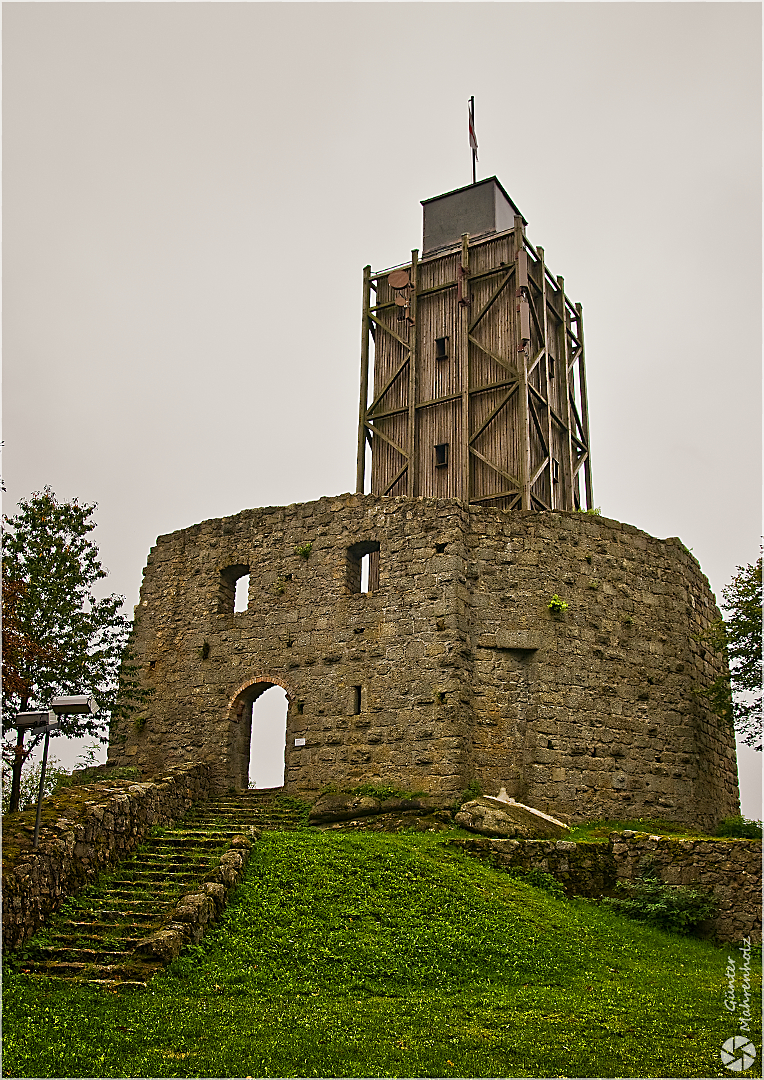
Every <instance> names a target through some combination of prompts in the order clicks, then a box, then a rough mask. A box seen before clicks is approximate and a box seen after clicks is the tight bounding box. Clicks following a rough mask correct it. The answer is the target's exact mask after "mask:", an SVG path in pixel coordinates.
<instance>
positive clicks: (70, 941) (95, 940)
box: [41, 933, 145, 953]
mask: <svg viewBox="0 0 764 1080" xmlns="http://www.w3.org/2000/svg"><path fill="white" fill-rule="evenodd" d="M144 936H145V935H141V936H140V937H136V936H134V935H133V936H130V935H122V934H118V935H115V936H112V935H106V936H105V937H101V936H100V935H99V934H85V933H82V934H57V933H49V934H48V938H49V939H50V941H51V942H52V943H53V944H52V946H51V947H53V948H57V949H96V948H104V947H105V945H106V943H107V942H108V944H109V945H112V946H114V947H115V948H116V947H117V946H119V947H120V949H122V950H123V951H124V950H127V952H130V953H131V952H132V951H133V949H134V948H135V947H136V945H137V944H138V942H139V941H143V937H144ZM41 947H42V946H41Z"/></svg>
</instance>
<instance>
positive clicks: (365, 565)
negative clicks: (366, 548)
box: [361, 555, 371, 592]
mask: <svg viewBox="0 0 764 1080" xmlns="http://www.w3.org/2000/svg"><path fill="white" fill-rule="evenodd" d="M369 559H371V555H364V556H363V557H362V559H361V592H368V591H369Z"/></svg>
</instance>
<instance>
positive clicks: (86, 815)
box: [3, 763, 211, 949]
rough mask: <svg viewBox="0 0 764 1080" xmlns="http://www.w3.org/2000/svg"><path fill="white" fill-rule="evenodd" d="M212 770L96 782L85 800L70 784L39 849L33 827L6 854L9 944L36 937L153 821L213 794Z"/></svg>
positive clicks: (188, 768)
mask: <svg viewBox="0 0 764 1080" xmlns="http://www.w3.org/2000/svg"><path fill="white" fill-rule="evenodd" d="M210 772H211V770H210V766H209V765H207V764H203V763H199V764H192V765H182V766H180V767H176V768H174V769H171V770H169V771H168V772H167V774H166V775H164V776H160V777H155V778H154V779H152V780H149V781H145V782H141V783H136V782H132V781H114V782H113V783H111V784H108V783H107V784H104V783H101V784H93V785H90V786H88V787H84V788H82V789H76V790H77V795H78V796H80V795H81V798H80V799H79V801H78V800H77V799H73V798H72V791H73V789H66V790H67V796H66V799H67V809H66V810H64V811H62V816H61V817H59V818H58V820H57V821H56V823H55V824H54V825H52V826H51V825H49V824H46V826H45V827H44V828H42V829H41V830H40V838H39V844H38V847H37V849H36V850H33V849H32V843H31V835H27V831H28V826H27V827H25V828H24V830H23V833H22V839H21V841H20V844H19V850H18V851H17V852H14V853H13V854H12V855H10V856H8V859H7V863H8V865H6V859H5V858H4V860H3V944H4V946H5V948H6V949H13V948H15V947H16V946H18V945H20V944H22V943H23V942H24V941H26V940H27V939H28V938H29V937H31V935H32V934H33V933H34V931H35V930H36V929H37V928H38V927H40V926H41V925H42V923H43V922H44V921H45V919H46V918H47V917H48V916H49V915H50V914H51V913H52V912H54V911H55V910H56V909H57V908H58V907H59V906H60V905H61V904H62V903H63V901H64V900H65V899H66V898H67V897H69V896H72V895H74V894H75V893H77V892H78V891H79V890H80V889H82V888H84V886H85V885H87V884H89V883H90V882H92V881H93V880H94V879H95V877H96V875H97V874H98V873H99V872H100V871H102V870H106V869H109V868H111V867H113V866H115V865H116V864H117V863H118V862H119V861H120V860H121V859H124V858H125V856H126V855H129V854H130V853H131V852H133V851H134V850H135V848H136V847H138V845H139V844H140V843H141V841H142V840H143V839H144V837H146V835H147V834H148V833H149V831H150V830H151V829H152V828H153V827H154V826H155V825H171V824H172V823H173V822H174V821H177V820H178V819H179V818H181V817H183V815H184V814H186V813H187V812H188V811H189V810H190V809H191V807H192V806H194V804H195V803H197V802H199V801H201V800H203V799H207V798H209V796H210ZM48 805H50V804H48ZM53 806H54V809H55V808H56V804H55V801H54V802H53ZM72 807H74V809H72ZM66 814H69V815H71V816H66ZM11 820H12V819H11ZM14 831H17V830H15V829H14V826H13V825H12V824H11V823H10V822H8V824H7V826H4V832H5V835H6V837H8V836H9V833H13V832H14ZM9 846H10V845H9Z"/></svg>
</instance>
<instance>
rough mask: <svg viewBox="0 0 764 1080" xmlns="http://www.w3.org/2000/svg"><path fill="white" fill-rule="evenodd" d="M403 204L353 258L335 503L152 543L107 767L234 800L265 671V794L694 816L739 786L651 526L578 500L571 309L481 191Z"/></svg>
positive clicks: (685, 600)
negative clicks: (165, 773) (350, 449)
mask: <svg viewBox="0 0 764 1080" xmlns="http://www.w3.org/2000/svg"><path fill="white" fill-rule="evenodd" d="M424 207H425V222H424V245H423V248H424V253H423V256H422V258H421V259H420V258H419V253H418V252H416V251H414V252H412V257H411V261H410V262H409V263H406V264H405V265H404V266H402V267H398V268H395V269H393V270H386V271H384V272H382V273H379V274H372V273H371V270H370V268H369V267H367V268H366V270H365V271H364V307H363V325H364V334H363V346H362V362H361V401H360V410H359V441H358V458H357V491H356V493H355V494H350V495H340V496H336V497H332V498H322V499H320V500H318V501H316V502H311V503H305V504H301V505H292V506H286V507H267V508H260V509H254V510H245V511H242V512H241V513H240V514H237V515H235V516H233V517H226V518H219V519H215V520H210V521H205V522H202V523H201V524H199V525H194V526H192V527H191V528H188V529H183V530H180V531H179V532H175V533H172V534H170V535H167V536H161V537H159V539H158V540H157V543H156V546H155V547H154V548H153V549H152V551H151V553H150V555H149V560H148V564H147V566H146V570H145V572H144V582H143V587H142V590H141V599H140V603H139V605H138V607H137V608H136V625H135V634H134V651H135V655H136V659H137V663H138V667H139V670H140V672H141V678H142V680H143V682H144V684H145V685H146V687H148V688H150V689H151V690H152V691H153V693H152V695H151V697H150V699H149V704H148V707H147V709H146V710H145V712H144V713H143V714H141V715H140V716H139V718H138V720H137V721H136V720H134V719H131V720H118V721H115V722H114V723H113V726H112V730H111V733H110V745H109V762H110V763H111V764H115V765H116V764H119V765H122V764H130V765H140V766H143V767H144V768H145V770H146V771H147V772H148V771H151V772H156V771H157V770H161V769H163V768H168V767H170V766H173V765H177V764H181V763H183V762H195V761H204V762H207V763H209V764H210V765H211V766H212V767H213V772H214V777H215V783H216V784H217V786H218V787H219V789H220V790H226V789H228V788H229V787H234V788H237V789H244V788H246V787H247V784H248V763H249V755H250V739H251V735H252V717H253V707H254V703H255V701H256V700H257V698H258V697H259V696H260V695H261V694H262V693H263V692H264V691H265V690H267V689H268V688H269V687H271V686H276V685H277V686H281V687H283V688H284V690H285V691H286V694H287V700H288V712H287V728H286V746H285V790H286V791H287V792H288V793H294V794H302V795H305V796H316V795H317V794H318V793H319V792H320V791H321V790H322V789H324V788H325V787H326V786H327V785H336V786H337V787H338V788H341V789H342V788H344V789H347V788H349V787H353V786H356V785H360V784H363V783H376V784H384V785H394V786H399V787H401V788H403V789H405V790H408V791H415V790H424V791H428V792H430V793H432V794H434V795H437V796H440V797H442V798H443V799H444V800H446V801H447V800H449V799H452V798H453V797H454V796H455V795H457V794H458V793H459V792H461V791H462V790H463V789H464V788H465V787H466V786H467V785H468V784H469V783H470V781H472V780H477V781H478V782H479V783H480V784H481V785H482V787H483V789H484V790H486V791H492V790H493V791H498V790H499V788H501V787H505V788H506V790H507V792H508V795H509V796H511V797H514V798H517V799H518V800H522V802H524V803H527V804H528V805H531V806H534V807H536V808H537V809H539V810H543V811H552V812H555V813H562V814H566V815H568V816H570V817H571V818H573V819H578V820H582V819H592V818H597V817H603V818H633V817H639V816H643V815H644V816H652V817H656V816H660V817H663V818H667V819H672V820H676V821H686V822H688V823H689V822H691V823H694V824H697V825H700V826H702V827H704V828H709V827H711V826H712V825H713V824H714V823H715V822H716V821H718V820H719V819H720V818H723V817H725V816H728V815H731V814H735V813H737V812H738V810H739V802H738V789H737V766H736V756H735V741H734V733H733V731H732V729H731V728H730V727H728V726H726V725H725V724H724V723H723V722H722V721H720V720H719V718H718V717H716V716H715V715H714V714H713V713H712V712H711V710H710V709H709V708H708V705H707V703H706V701H705V699H704V698H703V697H702V696H699V695H698V691H699V690H700V689H702V688H703V687H705V686H708V685H709V684H710V683H711V682H712V681H713V679H714V678H716V676H717V675H718V674H720V672H721V670H722V666H721V661H720V660H719V659H718V658H717V657H715V656H714V655H712V654H711V653H709V652H707V651H706V650H705V649H704V648H703V646H702V644H701V642H700V633H701V632H702V631H703V630H705V629H706V628H707V627H708V626H709V624H710V623H711V622H712V621H714V620H715V619H717V618H719V612H718V610H717V608H716V605H715V601H714V597H713V594H712V593H711V591H710V589H709V586H708V582H707V580H706V578H705V577H704V576H703V574H702V572H701V570H700V567H699V566H698V563H697V561H696V560H695V559H694V558H693V556H692V555H690V554H689V552H688V551H687V550H686V548H685V547H684V546H683V544H682V543H681V542H680V541H679V540H678V539H676V538H670V539H668V540H658V539H655V538H654V537H651V536H648V535H647V534H646V533H644V532H641V531H640V530H639V529H636V528H634V527H633V526H630V525H624V524H621V523H620V522H617V521H613V520H610V519H607V518H604V517H601V516H598V515H596V514H594V513H586V512H583V511H584V504H585V506H586V507H587V508H588V509H589V510H593V508H594V507H593V496H592V480H591V462H590V455H589V432H588V412H587V399H586V374H585V369H584V349H583V316H582V310H581V307H580V305H573V304H571V302H570V301H569V300H568V298H567V297H566V295H565V292H564V282H563V279H562V278H554V277H552V275H551V274H550V273H549V271H548V269H547V267H546V265H545V262H544V254H543V249H541V248H538V247H536V248H534V247H533V246H532V245H531V244H530V243H529V242H528V241H527V238H526V237H525V221H524V219H523V218H522V215H520V213H519V211H517V208H516V207H515V205H514V203H512V201H511V199H510V198H509V196H508V195H507V194H506V192H505V191H504V189H503V188H502V187H501V185H500V184H499V183H498V181H497V180H496V179H495V178H492V179H491V180H488V181H482V182H481V183H479V184H476V185H470V187H468V188H464V189H460V190H459V191H457V192H452V193H449V194H448V195H446V196H440V197H439V198H438V199H435V200H428V201H427V202H426V203H425V204H424ZM369 459H370V462H369ZM367 475H370V478H371V480H370V483H371V492H370V493H366V492H365V486H366V477H367ZM247 575H248V578H249V593H248V604H247V608H246V610H244V611H240V612H239V611H234V593H235V587H236V582H237V581H238V580H239V579H241V578H242V577H245V576H247Z"/></svg>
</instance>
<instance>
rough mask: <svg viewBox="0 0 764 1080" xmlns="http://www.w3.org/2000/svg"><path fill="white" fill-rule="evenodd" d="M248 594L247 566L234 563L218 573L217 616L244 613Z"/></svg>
mask: <svg viewBox="0 0 764 1080" xmlns="http://www.w3.org/2000/svg"><path fill="white" fill-rule="evenodd" d="M248 593H249V566H248V565H247V564H246V563H234V564H233V565H232V566H226V567H225V569H223V570H221V571H220V585H219V588H218V615H233V613H234V612H235V611H236V612H240V611H246V610H247V606H248V600H249V597H248Z"/></svg>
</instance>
